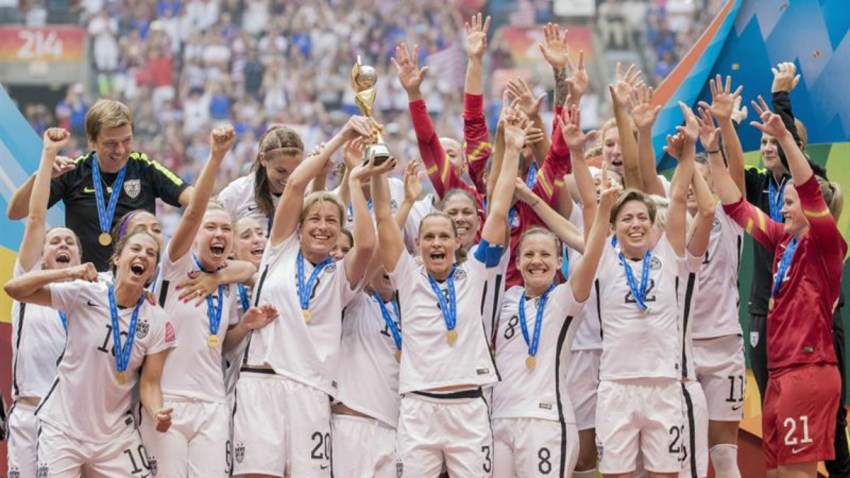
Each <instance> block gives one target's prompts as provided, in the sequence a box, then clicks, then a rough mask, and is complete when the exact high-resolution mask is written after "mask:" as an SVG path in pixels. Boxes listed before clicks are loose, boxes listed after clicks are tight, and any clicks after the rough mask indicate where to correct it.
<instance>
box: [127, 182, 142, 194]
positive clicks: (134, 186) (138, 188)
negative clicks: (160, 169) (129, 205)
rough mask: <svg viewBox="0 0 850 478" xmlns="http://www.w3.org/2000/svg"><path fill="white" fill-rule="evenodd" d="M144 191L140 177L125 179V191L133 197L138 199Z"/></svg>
mask: <svg viewBox="0 0 850 478" xmlns="http://www.w3.org/2000/svg"><path fill="white" fill-rule="evenodd" d="M140 192H142V181H141V180H139V179H130V180H128V181H124V193H126V194H127V196H129V197H130V198H131V199H136V198H137V197H138V196H139V193H140Z"/></svg>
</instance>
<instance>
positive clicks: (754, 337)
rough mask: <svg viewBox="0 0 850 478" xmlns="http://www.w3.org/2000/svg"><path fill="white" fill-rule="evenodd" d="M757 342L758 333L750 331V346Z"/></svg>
mask: <svg viewBox="0 0 850 478" xmlns="http://www.w3.org/2000/svg"><path fill="white" fill-rule="evenodd" d="M758 343H759V333H758V332H750V346H751V347H755V346H756V344H758Z"/></svg>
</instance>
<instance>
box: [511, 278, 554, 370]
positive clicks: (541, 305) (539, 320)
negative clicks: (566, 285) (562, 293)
mask: <svg viewBox="0 0 850 478" xmlns="http://www.w3.org/2000/svg"><path fill="white" fill-rule="evenodd" d="M554 288H555V284H550V285H549V288H548V289H546V292H544V293H543V295H541V296H540V301H539V302H538V303H537V315H536V316H535V317H534V335H533V337H531V339H529V337H528V324H526V323H525V291H524V290H523V291H522V297H520V298H519V307H518V309H519V327H520V330H521V331H522V338H523V339H525V343H526V344H527V345H528V355H529V356H531V357H534V356H536V355H537V346H538V345H539V344H540V329H541V327H540V326H541V325H542V324H543V310H544V309H545V308H546V301H547V300H549V293H550V292H552V289H554Z"/></svg>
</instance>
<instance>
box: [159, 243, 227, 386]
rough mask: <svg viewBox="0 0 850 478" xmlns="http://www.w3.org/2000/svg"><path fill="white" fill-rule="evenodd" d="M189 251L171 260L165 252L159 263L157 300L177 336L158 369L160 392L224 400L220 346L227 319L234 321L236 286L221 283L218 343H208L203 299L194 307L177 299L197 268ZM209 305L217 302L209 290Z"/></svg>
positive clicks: (193, 303)
mask: <svg viewBox="0 0 850 478" xmlns="http://www.w3.org/2000/svg"><path fill="white" fill-rule="evenodd" d="M199 270H200V269H199V267H198V266H197V264H195V260H194V258H193V257H192V254H191V253H189V252H187V253H186V254H184V255H183V257H181V258H179V259H177V260H176V261H174V262H171V261H170V260H169V259H168V256H167V254H166V256H165V260H164V261H163V264H162V270H161V275H162V280H161V281H160V286H159V293H158V294H157V296H158V298H159V304H160V306H161V307H162V308H164V309H165V312H166V313H167V314H168V316H169V317H173V318H174V322H173V324H174V331H175V333H176V334H177V336H178V337H180V345H179V346H177V347H176V348H175V349H174V350H172V351H171V353H169V354H168V358H166V359H165V366H164V367H163V370H162V382H161V383H162V394H163V396H166V397H176V398H191V399H197V400H204V401H208V402H224V375H223V374H222V370H221V347H222V345H223V344H224V336H225V335H226V334H227V327H228V325H229V324H230V323H234V320H235V322H238V321H239V319H238V317H237V316H236V303H237V302H238V298H237V297H238V294H237V293H236V286H235V285H232V286H231V285H229V284H226V285H224V286H222V291H223V292H224V297H223V298H221V300H222V303H221V306H222V312H221V322H220V324H219V327H218V331H217V333H216V334H215V335H216V337H218V345H217V346H216V347H210V346H209V344H208V343H207V339H208V338H209V337H210V334H211V333H210V320H209V316H208V315H207V307H208V306H207V301H206V300H204V301H203V302H201V305H200V306H198V307H195V302H194V301H189V302H188V303H185V302H183V301H182V300H180V298H179V296H180V291H179V290H176V289H175V287H177V285H178V284H180V283H181V282H182V281H183V280H185V279H186V277H188V276H189V274H191V273H192V272H197V271H199ZM213 296H214V297H213V305H214V306H218V305H219V298H218V297H217V293H215V294H213Z"/></svg>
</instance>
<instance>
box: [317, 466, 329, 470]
mask: <svg viewBox="0 0 850 478" xmlns="http://www.w3.org/2000/svg"><path fill="white" fill-rule="evenodd" d="M329 466H330V465H319V468H320V469H322V470H327V469H328V467H329Z"/></svg>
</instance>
